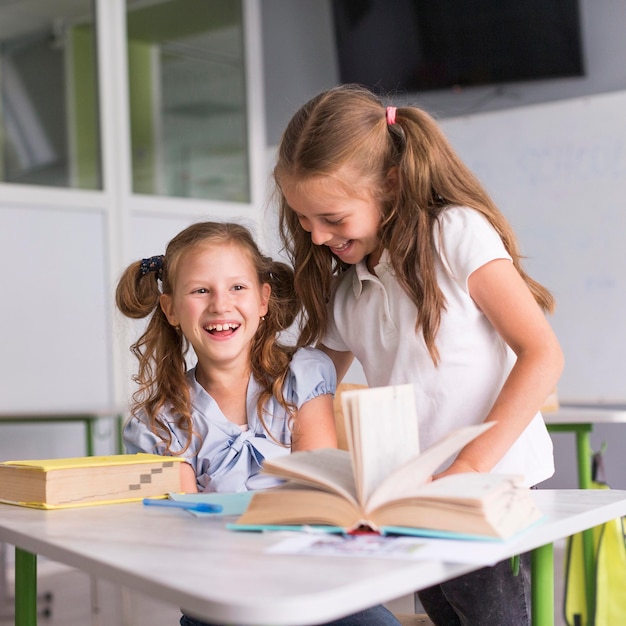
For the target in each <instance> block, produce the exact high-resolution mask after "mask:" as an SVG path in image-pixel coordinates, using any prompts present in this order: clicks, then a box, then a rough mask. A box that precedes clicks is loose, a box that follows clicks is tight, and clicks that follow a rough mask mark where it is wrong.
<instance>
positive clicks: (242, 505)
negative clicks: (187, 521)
mask: <svg viewBox="0 0 626 626" xmlns="http://www.w3.org/2000/svg"><path fill="white" fill-rule="evenodd" d="M253 493H254V492H253V491H242V492H241V493H170V494H169V496H168V497H169V499H170V500H174V501H175V502H193V503H194V504H195V503H206V504H219V505H220V506H221V507H222V510H221V511H220V512H219V513H203V512H201V511H189V512H190V513H191V514H192V515H195V516H196V517H207V516H208V517H215V516H216V515H241V514H242V513H243V512H244V511H245V510H246V508H248V503H249V502H250V498H252V494H253Z"/></svg>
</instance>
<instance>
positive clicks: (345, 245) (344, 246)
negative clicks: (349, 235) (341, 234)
mask: <svg viewBox="0 0 626 626" xmlns="http://www.w3.org/2000/svg"><path fill="white" fill-rule="evenodd" d="M349 243H350V240H348V241H344V242H343V243H342V244H341V245H339V246H331V247H332V248H333V250H343V249H344V248H347V247H348V244H349Z"/></svg>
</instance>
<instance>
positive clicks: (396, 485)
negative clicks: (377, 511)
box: [366, 422, 495, 510]
mask: <svg viewBox="0 0 626 626" xmlns="http://www.w3.org/2000/svg"><path fill="white" fill-rule="evenodd" d="M494 424H495V422H483V423H482V424H477V425H475V426H464V427H463V428H459V429H457V430H455V431H453V432H452V433H450V434H449V435H448V436H447V437H444V438H443V439H442V440H441V441H439V442H438V443H436V444H435V445H433V446H431V447H430V448H428V450H425V451H424V452H422V453H421V454H419V455H418V456H417V457H415V456H414V458H412V459H410V460H409V461H408V462H407V463H405V464H404V465H403V466H402V467H400V468H398V469H396V471H395V472H392V473H391V474H389V475H388V476H386V477H385V479H384V480H383V481H381V483H380V485H379V487H378V489H377V490H376V491H375V492H374V493H373V494H372V496H371V497H370V499H369V501H368V502H367V507H366V508H367V509H369V510H371V509H374V508H376V507H378V506H380V505H381V504H382V503H383V502H387V501H390V500H395V499H396V498H401V497H407V496H410V495H411V494H414V493H419V492H420V489H423V488H424V485H425V484H426V482H427V481H428V479H429V478H430V476H432V474H433V472H434V471H435V470H436V469H437V468H438V467H439V466H440V465H441V464H442V463H443V462H444V461H446V460H447V459H449V458H450V457H451V456H452V455H454V454H456V453H457V452H458V451H459V450H460V449H461V448H463V447H464V446H465V445H467V444H468V443H469V442H470V441H472V440H473V439H475V438H476V437H478V435H481V434H482V433H484V432H485V431H486V430H488V429H489V428H491V427H492V426H493V425H494ZM433 484H434V485H436V484H437V483H433ZM434 488H435V489H436V487H434Z"/></svg>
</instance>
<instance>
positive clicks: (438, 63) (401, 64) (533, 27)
mask: <svg viewBox="0 0 626 626" xmlns="http://www.w3.org/2000/svg"><path fill="white" fill-rule="evenodd" d="M332 8H333V18H334V25H335V35H336V42H337V54H338V62H339V72H340V80H341V82H343V83H360V84H362V85H366V86H368V87H370V88H371V89H373V90H374V91H376V92H378V93H389V92H395V91H402V92H411V91H426V90H441V89H450V88H463V87H471V86H474V85H495V84H499V83H508V82H517V81H529V80H540V79H548V78H563V77H575V76H584V62H583V49H582V41H581V40H582V36H581V27H580V11H579V0H332Z"/></svg>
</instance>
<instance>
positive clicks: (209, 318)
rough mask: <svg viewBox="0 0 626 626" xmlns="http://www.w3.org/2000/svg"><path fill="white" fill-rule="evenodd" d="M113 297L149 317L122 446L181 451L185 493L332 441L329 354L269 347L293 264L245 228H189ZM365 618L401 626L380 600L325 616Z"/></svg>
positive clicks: (240, 485)
mask: <svg viewBox="0 0 626 626" xmlns="http://www.w3.org/2000/svg"><path fill="white" fill-rule="evenodd" d="M116 302H117V306H118V308H119V309H120V311H121V312H122V313H123V314H124V315H126V316H128V317H131V318H135V319H141V318H145V317H150V320H149V322H148V325H147V327H146V330H145V332H144V333H143V334H142V335H141V337H140V338H139V339H138V340H137V342H136V343H134V344H133V346H132V348H131V349H132V351H133V353H134V354H135V356H136V357H137V359H138V360H139V370H138V373H137V375H136V376H135V378H134V380H135V382H136V383H137V384H138V389H137V391H136V393H135V394H134V396H133V398H134V403H133V405H132V407H131V419H130V421H129V422H128V424H127V426H126V428H125V430H124V440H125V443H126V447H127V451H128V452H131V453H134V452H150V453H156V454H164V455H180V456H182V457H183V458H184V459H185V461H186V463H183V464H181V465H182V467H183V472H182V485H181V486H182V489H183V491H188V492H195V491H222V492H238V491H246V490H252V489H261V488H264V487H269V486H273V485H274V484H276V481H275V479H273V478H269V477H266V476H263V475H262V474H260V473H259V472H260V469H261V465H262V462H263V460H264V459H266V458H272V457H275V456H277V455H282V454H288V453H289V451H290V450H308V449H312V448H318V447H336V445H337V438H336V433H335V422H334V414H333V399H332V398H333V396H332V394H334V392H335V387H336V376H335V370H334V367H333V364H332V361H331V360H330V359H329V358H328V357H327V356H326V355H325V354H324V353H323V352H320V351H319V350H315V349H312V348H300V349H297V350H294V349H293V348H288V347H286V346H284V345H282V344H281V343H279V341H278V338H277V336H278V334H279V333H280V331H282V330H285V329H286V328H288V327H289V326H290V325H291V324H292V323H293V321H294V319H295V316H296V314H297V313H298V311H299V305H298V303H297V301H296V298H295V292H294V286H293V271H292V270H291V268H289V267H288V266H287V265H285V264H282V263H278V262H275V261H272V259H271V258H269V257H265V256H263V255H262V254H261V252H260V251H259V249H258V247H257V245H256V244H255V242H254V240H253V239H252V236H251V234H250V232H249V231H248V230H247V229H246V228H244V227H243V226H240V225H238V224H230V223H219V222H204V223H199V224H193V225H192V226H189V227H188V228H186V229H185V230H183V231H182V232H181V233H179V234H178V235H176V237H174V239H172V241H170V243H169V244H168V246H167V250H166V253H165V255H161V256H155V257H151V258H149V259H143V260H142V261H137V262H135V263H132V264H131V265H130V266H129V267H128V268H127V269H126V271H125V272H124V274H123V275H122V277H121V279H120V281H119V284H118V287H117V292H116ZM189 347H191V348H192V349H193V353H194V354H195V357H196V365H195V366H194V367H192V368H191V369H187V360H186V357H187V356H188V352H189ZM180 623H181V625H182V626H205V624H206V623H205V622H201V621H198V620H196V619H194V618H192V617H190V616H188V615H183V616H182V618H181V620H180ZM367 624H370V625H371V626H375V625H378V624H380V625H381V626H399V622H398V621H397V620H396V619H395V617H394V616H393V615H392V614H391V613H390V612H389V611H388V610H387V609H385V608H384V607H382V606H380V605H379V606H376V607H374V608H372V609H367V610H365V611H362V612H360V613H357V614H355V615H351V616H348V617H346V618H343V619H340V620H337V621H335V622H332V626H359V625H367Z"/></svg>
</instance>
